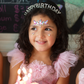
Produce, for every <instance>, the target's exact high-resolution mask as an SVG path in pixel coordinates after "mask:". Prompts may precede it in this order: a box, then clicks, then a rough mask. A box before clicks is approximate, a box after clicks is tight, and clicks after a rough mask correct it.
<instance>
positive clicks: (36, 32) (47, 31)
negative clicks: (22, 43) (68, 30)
mask: <svg viewBox="0 0 84 84" xmlns="http://www.w3.org/2000/svg"><path fill="white" fill-rule="evenodd" d="M56 36H57V27H56V25H55V24H54V23H53V21H52V20H51V19H50V18H49V17H48V16H43V15H41V14H39V15H36V16H33V17H32V19H31V23H30V26H29V40H30V43H31V44H32V45H33V47H34V49H36V50H37V51H49V50H50V49H51V47H52V46H53V44H54V43H55V40H56Z"/></svg>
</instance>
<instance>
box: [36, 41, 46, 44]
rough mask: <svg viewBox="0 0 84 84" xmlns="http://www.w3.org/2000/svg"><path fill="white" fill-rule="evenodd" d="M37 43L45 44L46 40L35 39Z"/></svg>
mask: <svg viewBox="0 0 84 84" xmlns="http://www.w3.org/2000/svg"><path fill="white" fill-rule="evenodd" d="M36 42H37V43H38V44H45V43H46V42H47V41H36Z"/></svg>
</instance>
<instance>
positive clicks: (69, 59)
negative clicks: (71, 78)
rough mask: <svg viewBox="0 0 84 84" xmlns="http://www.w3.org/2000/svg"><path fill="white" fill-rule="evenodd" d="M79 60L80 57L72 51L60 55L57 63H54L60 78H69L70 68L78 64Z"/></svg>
mask: <svg viewBox="0 0 84 84" xmlns="http://www.w3.org/2000/svg"><path fill="white" fill-rule="evenodd" d="M78 58H79V57H78V56H77V55H75V54H74V53H73V52H72V51H65V52H62V53H60V54H59V56H58V58H57V59H56V61H54V69H55V70H56V72H57V75H58V77H67V76H68V75H69V69H70V67H73V66H75V65H76V64H77V61H78ZM59 73H60V74H59Z"/></svg>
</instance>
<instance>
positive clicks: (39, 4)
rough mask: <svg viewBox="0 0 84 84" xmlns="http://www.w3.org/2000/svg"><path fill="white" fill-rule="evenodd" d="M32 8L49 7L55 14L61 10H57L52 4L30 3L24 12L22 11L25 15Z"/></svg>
mask: <svg viewBox="0 0 84 84" xmlns="http://www.w3.org/2000/svg"><path fill="white" fill-rule="evenodd" d="M34 8H46V9H50V10H52V11H54V12H55V13H57V14H61V12H60V11H59V9H58V8H56V7H55V6H53V5H50V4H48V3H36V4H34V5H31V6H29V7H28V8H27V9H26V12H25V13H24V15H27V13H29V12H30V11H31V10H32V9H34Z"/></svg>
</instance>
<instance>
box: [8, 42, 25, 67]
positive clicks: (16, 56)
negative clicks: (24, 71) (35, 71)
mask: <svg viewBox="0 0 84 84" xmlns="http://www.w3.org/2000/svg"><path fill="white" fill-rule="evenodd" d="M17 45H18V44H17V43H15V45H14V47H15V48H14V49H13V50H11V51H9V52H8V53H7V56H8V61H9V62H10V63H11V65H12V68H13V67H14V66H15V65H17V64H18V63H20V62H21V61H24V58H25V54H24V53H23V52H21V51H20V50H19V49H18V48H17ZM12 58H13V60H11V59H12Z"/></svg>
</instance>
